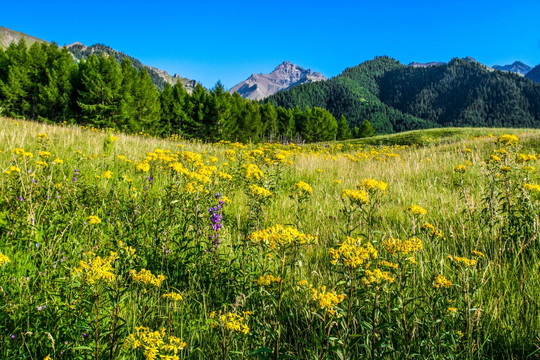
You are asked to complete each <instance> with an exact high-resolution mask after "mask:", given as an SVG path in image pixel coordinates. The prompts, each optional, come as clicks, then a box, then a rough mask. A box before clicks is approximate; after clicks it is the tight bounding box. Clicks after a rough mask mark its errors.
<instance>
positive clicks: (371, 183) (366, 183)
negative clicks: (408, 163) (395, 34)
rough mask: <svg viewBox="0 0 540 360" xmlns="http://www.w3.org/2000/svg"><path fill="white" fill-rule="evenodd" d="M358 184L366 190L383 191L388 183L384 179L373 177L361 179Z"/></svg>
mask: <svg viewBox="0 0 540 360" xmlns="http://www.w3.org/2000/svg"><path fill="white" fill-rule="evenodd" d="M360 186H361V187H362V188H364V189H365V190H367V191H372V190H379V191H382V192H385V191H386V189H387V188H388V184H387V183H385V182H384V181H378V180H375V179H363V180H362V181H361V182H360Z"/></svg>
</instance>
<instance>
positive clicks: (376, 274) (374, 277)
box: [362, 269, 395, 285]
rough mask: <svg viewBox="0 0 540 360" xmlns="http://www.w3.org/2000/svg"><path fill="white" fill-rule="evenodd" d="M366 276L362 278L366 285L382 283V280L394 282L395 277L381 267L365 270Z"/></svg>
mask: <svg viewBox="0 0 540 360" xmlns="http://www.w3.org/2000/svg"><path fill="white" fill-rule="evenodd" d="M364 275H365V276H364V277H363V278H362V282H363V283H364V284H365V285H371V284H374V283H377V284H379V283H381V281H383V280H384V281H388V282H394V280H395V277H393V276H392V275H390V273H389V272H388V271H381V269H374V270H366V271H365V272H364Z"/></svg>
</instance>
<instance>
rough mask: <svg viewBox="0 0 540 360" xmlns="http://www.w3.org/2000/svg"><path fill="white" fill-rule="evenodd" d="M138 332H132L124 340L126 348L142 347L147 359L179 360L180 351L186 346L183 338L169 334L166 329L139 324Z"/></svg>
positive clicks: (136, 329)
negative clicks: (155, 329) (157, 329)
mask: <svg viewBox="0 0 540 360" xmlns="http://www.w3.org/2000/svg"><path fill="white" fill-rule="evenodd" d="M135 331H136V333H135V334H130V335H129V336H128V337H127V338H126V340H125V341H124V348H126V349H133V350H136V349H141V350H142V351H143V354H144V357H145V359H147V360H153V359H158V358H159V359H166V360H179V359H180V357H179V356H178V352H180V351H182V350H184V349H185V347H186V343H185V342H183V341H182V339H180V338H178V337H175V336H167V335H166V334H165V329H161V330H159V331H151V330H150V328H148V327H144V326H139V327H136V328H135Z"/></svg>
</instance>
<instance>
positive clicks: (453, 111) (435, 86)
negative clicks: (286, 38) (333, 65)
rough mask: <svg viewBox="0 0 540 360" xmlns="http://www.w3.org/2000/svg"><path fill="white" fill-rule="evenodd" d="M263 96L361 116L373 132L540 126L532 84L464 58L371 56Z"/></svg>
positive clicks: (356, 122) (539, 94)
mask: <svg viewBox="0 0 540 360" xmlns="http://www.w3.org/2000/svg"><path fill="white" fill-rule="evenodd" d="M531 71H532V70H531ZM539 71H540V68H539ZM266 101H268V102H270V103H271V104H272V105H274V106H282V107H285V108H294V107H296V106H299V107H300V108H304V107H310V108H313V107H320V108H324V109H326V110H328V111H330V112H331V113H332V114H333V115H334V117H336V118H339V117H341V116H344V117H345V118H346V119H347V121H348V123H349V124H350V126H351V127H356V126H360V124H361V123H362V122H363V121H364V120H369V121H370V122H371V123H372V125H373V126H374V128H375V130H376V131H377V132H378V133H392V132H400V131H406V130H413V129H421V128H429V127H441V126H491V127H493V126H495V127H540V84H537V83H535V82H533V81H530V80H529V79H527V78H524V77H523V76H521V75H518V74H515V73H512V72H504V71H495V70H493V69H492V68H489V67H487V66H485V65H483V64H480V63H478V62H477V61H474V59H472V58H465V59H458V58H456V59H453V60H451V61H450V62H449V63H448V64H443V65H438V66H421V67H414V66H405V65H403V64H401V63H399V62H398V61H397V60H395V59H392V58H389V57H386V56H383V57H376V58H375V59H374V60H369V61H366V62H364V63H362V64H360V65H358V66H355V67H352V68H348V69H346V70H345V71H343V72H342V73H341V74H340V75H338V76H336V77H334V78H332V79H329V80H327V81H323V82H317V83H311V84H304V85H300V86H297V87H294V88H292V89H289V90H284V91H280V92H278V93H276V94H274V95H272V96H270V97H269V98H268V99H266Z"/></svg>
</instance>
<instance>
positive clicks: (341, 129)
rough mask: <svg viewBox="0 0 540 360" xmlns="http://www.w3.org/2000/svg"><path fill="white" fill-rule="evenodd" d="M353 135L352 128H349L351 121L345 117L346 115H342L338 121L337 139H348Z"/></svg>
mask: <svg viewBox="0 0 540 360" xmlns="http://www.w3.org/2000/svg"><path fill="white" fill-rule="evenodd" d="M351 136H352V134H351V130H350V129H349V123H348V122H347V119H345V116H343V115H341V117H340V118H339V123H338V129H337V135H336V138H337V140H347V139H350V138H351Z"/></svg>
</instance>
